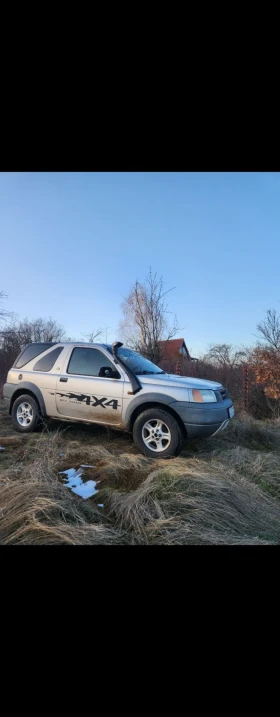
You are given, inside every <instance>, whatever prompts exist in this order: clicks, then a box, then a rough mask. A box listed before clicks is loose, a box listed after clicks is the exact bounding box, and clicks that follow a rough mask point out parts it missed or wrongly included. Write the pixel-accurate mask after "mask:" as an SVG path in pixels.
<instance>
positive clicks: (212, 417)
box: [170, 398, 233, 438]
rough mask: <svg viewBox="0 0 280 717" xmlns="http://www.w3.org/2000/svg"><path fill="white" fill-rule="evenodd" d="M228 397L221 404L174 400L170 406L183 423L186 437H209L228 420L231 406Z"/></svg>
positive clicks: (219, 429)
mask: <svg viewBox="0 0 280 717" xmlns="http://www.w3.org/2000/svg"><path fill="white" fill-rule="evenodd" d="M232 405H233V404H232V401H231V399H230V398H228V399H226V400H225V401H223V403H222V404H221V403H220V402H217V405H216V404H213V403H211V404H209V403H208V404H205V403H204V404H201V403H200V404H193V403H187V402H185V401H184V402H182V403H181V402H179V401H176V402H174V403H171V404H170V408H173V410H174V411H175V412H176V413H178V415H179V416H180V418H181V420H182V421H183V423H184V426H185V429H186V433H187V436H188V438H210V436H214V435H217V434H218V433H220V431H223V430H224V429H225V428H226V427H227V425H228V423H229V421H230V415H229V408H231V407H232Z"/></svg>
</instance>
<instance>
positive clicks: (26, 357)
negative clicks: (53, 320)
mask: <svg viewBox="0 0 280 717" xmlns="http://www.w3.org/2000/svg"><path fill="white" fill-rule="evenodd" d="M51 346H53V343H48V344H47V343H46V344H43V343H42V344H29V346H27V347H26V349H24V350H23V351H22V352H21V354H20V355H19V356H18V358H17V359H16V361H15V363H14V366H15V367H16V368H22V367H23V366H25V365H26V364H27V363H29V361H32V359H34V358H36V356H39V354H42V353H43V351H46V350H47V349H50V348H51Z"/></svg>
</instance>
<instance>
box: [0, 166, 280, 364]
mask: <svg viewBox="0 0 280 717" xmlns="http://www.w3.org/2000/svg"><path fill="white" fill-rule="evenodd" d="M0 242H1V254H0V265H1V272H0V290H2V291H5V293H7V294H8V300H7V301H5V307H6V308H7V309H9V310H11V311H14V312H15V313H16V314H18V315H19V316H20V317H21V318H24V317H28V318H29V319H32V318H37V317H39V316H43V317H46V318H47V317H49V316H51V317H53V318H55V319H56V320H57V321H58V322H59V323H61V324H63V325H64V326H65V329H66V331H67V333H68V335H69V336H72V337H74V338H76V339H77V340H79V339H81V334H85V333H88V332H89V331H91V330H93V329H95V328H96V327H98V326H102V327H108V334H107V338H108V340H114V339H117V338H118V335H119V332H118V326H119V321H120V319H121V302H122V297H123V296H125V295H127V293H128V292H129V290H130V288H131V287H132V285H133V283H134V281H135V279H136V278H138V279H139V281H142V280H144V279H145V277H146V275H147V274H148V271H149V267H150V266H151V268H152V270H153V271H157V272H158V274H159V275H161V274H162V275H163V278H164V282H165V285H166V288H167V289H168V288H170V287H173V286H174V287H176V288H175V290H174V291H173V292H171V293H170V294H169V296H168V302H169V310H170V311H173V312H175V313H176V314H177V317H178V320H179V323H180V326H182V327H185V328H184V329H183V330H182V331H180V332H179V334H180V335H183V336H184V338H185V340H186V343H187V345H188V347H189V349H190V350H191V351H192V354H193V355H194V356H196V355H199V354H200V353H202V352H203V351H204V350H206V349H207V347H208V345H209V344H210V343H222V342H225V343H232V344H238V345H241V344H246V345H249V344H251V343H253V342H254V340H255V339H254V334H255V331H256V324H257V322H258V321H260V320H261V319H263V318H264V316H265V312H266V310H267V309H269V308H276V309H277V311H278V310H279V309H280V307H279V301H280V286H279V267H280V175H279V174H277V173H231V172H225V173H207V172H203V173H200V172H198V173H192V172H190V173H174V172H171V173H154V172H153V173H131V172H129V173H44V172H39V173H0Z"/></svg>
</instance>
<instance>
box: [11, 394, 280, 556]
mask: <svg viewBox="0 0 280 717" xmlns="http://www.w3.org/2000/svg"><path fill="white" fill-rule="evenodd" d="M0 445H3V447H5V451H1V452H0V542H1V543H2V544H59V543H62V544H73V545H74V544H93V545H94V544H95V545H97V544H130V545H131V544H132V545H133V544H171V545H182V544H184V545H188V544H207V545H211V544H215V545H217V544H234V545H239V544H248V545H249V544H257V545H258V544H265V545H267V544H279V542H280V501H279V498H280V488H279V486H280V456H279V449H280V423H279V421H275V422H273V421H269V422H256V421H253V420H252V419H250V418H248V416H246V415H240V416H239V417H238V418H235V419H234V421H232V423H231V426H230V428H229V429H228V430H227V432H225V433H224V434H221V436H220V437H219V438H218V437H217V438H216V439H213V440H208V441H197V442H196V441H192V442H189V443H188V442H187V443H186V445H185V447H184V451H183V452H182V454H181V455H180V456H179V457H178V458H175V459H173V460H170V461H162V460H157V461H152V460H150V459H148V458H145V457H144V456H142V455H141V454H140V453H138V451H137V449H136V448H135V446H134V444H133V442H132V438H131V437H130V436H128V435H125V434H122V433H117V432H116V431H108V430H106V429H103V428H99V427H87V426H77V425H74V424H73V426H71V427H70V426H66V425H65V424H61V425H60V424H57V423H55V422H54V424H53V425H50V426H49V427H48V428H47V429H45V430H44V431H43V432H41V433H36V434H31V435H30V436H28V437H26V436H25V437H24V439H22V437H21V436H18V435H17V434H16V433H15V432H14V431H13V430H12V426H11V423H10V419H9V418H8V417H7V415H6V412H5V410H4V409H3V406H2V407H1V406H0ZM81 463H83V464H89V465H92V466H93V468H91V469H87V478H90V479H94V480H96V481H99V483H98V486H97V487H98V489H99V492H98V494H97V495H95V496H93V497H92V498H90V499H88V500H83V499H82V498H79V497H78V496H76V495H74V494H73V493H72V492H71V491H70V490H69V489H67V488H66V487H65V486H64V485H63V483H62V480H61V476H60V475H59V471H61V470H65V469H66V468H73V467H74V468H78V467H79V466H80V465H81ZM98 503H99V504H100V503H102V504H103V505H104V508H99V507H98Z"/></svg>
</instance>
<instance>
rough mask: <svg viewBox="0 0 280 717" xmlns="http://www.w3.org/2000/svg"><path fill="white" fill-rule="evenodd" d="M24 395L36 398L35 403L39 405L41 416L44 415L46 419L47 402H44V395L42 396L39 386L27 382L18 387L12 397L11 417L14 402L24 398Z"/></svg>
mask: <svg viewBox="0 0 280 717" xmlns="http://www.w3.org/2000/svg"><path fill="white" fill-rule="evenodd" d="M23 395H28V396H31V397H32V398H34V399H35V401H36V403H37V405H38V408H39V411H40V413H41V415H42V416H43V417H44V418H45V417H46V416H47V413H46V406H45V401H44V398H43V395H42V393H41V391H40V389H39V388H38V387H37V386H34V384H32V383H27V382H26V383H22V384H21V385H20V386H19V387H17V388H16V390H15V391H14V393H13V395H12V397H11V402H10V408H9V413H10V415H11V412H12V408H13V405H14V402H15V401H16V399H17V398H19V397H20V396H23Z"/></svg>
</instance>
